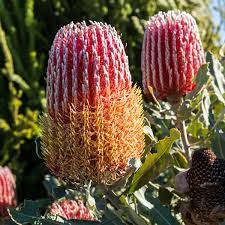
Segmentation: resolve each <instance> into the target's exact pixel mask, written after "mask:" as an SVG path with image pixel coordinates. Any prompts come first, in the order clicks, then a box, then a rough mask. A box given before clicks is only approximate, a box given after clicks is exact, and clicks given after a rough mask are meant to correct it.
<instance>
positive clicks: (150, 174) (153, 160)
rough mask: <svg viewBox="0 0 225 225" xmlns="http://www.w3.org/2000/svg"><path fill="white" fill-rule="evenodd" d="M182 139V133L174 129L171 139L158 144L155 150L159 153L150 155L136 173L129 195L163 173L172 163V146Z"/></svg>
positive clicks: (167, 138)
mask: <svg viewBox="0 0 225 225" xmlns="http://www.w3.org/2000/svg"><path fill="white" fill-rule="evenodd" d="M179 138H180V132H179V131H178V130H177V129H175V128H173V129H171V130H170V137H166V138H164V139H163V140H160V141H159V142H157V143H156V145H155V149H156V150H157V153H153V154H151V153H149V155H148V156H147V158H146V160H145V162H144V163H143V165H142V166H141V167H140V168H139V170H138V171H137V172H136V173H135V175H134V178H133V181H132V183H131V186H130V189H129V194H132V193H133V192H134V191H136V190H138V189H139V188H141V187H142V186H144V185H145V184H147V183H148V182H149V181H150V180H154V179H155V178H156V177H157V176H158V175H159V174H160V173H161V172H163V171H164V170H165V169H166V168H168V166H169V165H171V163H172V158H171V155H170V153H169V152H170V149H171V146H172V144H173V143H174V142H175V141H176V140H178V139H179Z"/></svg>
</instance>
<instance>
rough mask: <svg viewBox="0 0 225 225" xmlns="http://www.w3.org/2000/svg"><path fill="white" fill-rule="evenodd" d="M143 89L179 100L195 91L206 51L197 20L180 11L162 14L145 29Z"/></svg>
mask: <svg viewBox="0 0 225 225" xmlns="http://www.w3.org/2000/svg"><path fill="white" fill-rule="evenodd" d="M141 60H142V74H143V88H144V93H145V94H146V96H149V95H150V93H149V86H151V87H152V88H153V90H154V94H155V96H156V98H158V99H162V100H166V98H170V97H171V98H173V99H175V100H176V99H179V97H180V96H182V95H185V94H187V93H188V92H190V91H192V90H193V89H194V87H195V83H194V81H193V79H194V77H195V76H196V75H197V72H198V69H199V68H200V67H201V65H203V64H204V63H205V57H204V50H203V47H202V43H201V40H200V35H199V31H198V27H197V25H196V22H195V20H194V18H193V17H192V16H191V15H190V14H188V13H186V12H180V11H176V12H174V11H168V12H167V13H165V12H159V13H158V14H156V15H155V16H153V17H151V18H150V20H149V21H148V23H147V25H146V28H145V35H144V41H143V46H142V58H141Z"/></svg>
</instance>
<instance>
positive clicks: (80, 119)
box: [41, 22, 144, 183]
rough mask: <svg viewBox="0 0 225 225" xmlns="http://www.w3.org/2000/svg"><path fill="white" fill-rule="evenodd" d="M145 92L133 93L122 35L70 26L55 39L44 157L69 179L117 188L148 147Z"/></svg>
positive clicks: (100, 26)
mask: <svg viewBox="0 0 225 225" xmlns="http://www.w3.org/2000/svg"><path fill="white" fill-rule="evenodd" d="M141 101H142V100H141V93H140V90H139V89H138V88H136V87H133V88H132V82H131V75H130V72H129V66H128V58H127V56H126V54H125V49H124V46H123V44H122V42H121V39H120V36H119V35H118V34H117V32H116V30H115V29H114V28H112V27H111V26H110V25H107V24H103V23H97V22H91V24H90V25H88V26H87V25H86V24H85V22H83V23H76V24H74V23H70V24H68V25H66V26H64V27H62V28H61V29H60V30H59V31H58V33H57V34H56V37H55V39H54V42H53V45H52V47H51V50H50V54H49V61H48V69H47V108H48V113H47V116H45V117H43V118H42V121H41V127H42V139H41V143H42V150H43V151H42V152H43V155H44V159H45V162H46V165H47V167H48V168H49V169H50V170H51V172H52V173H53V174H54V175H55V176H57V177H59V178H62V179H63V180H66V181H69V182H78V183H83V182H85V181H86V180H92V181H93V182H94V183H111V182H113V181H115V180H116V179H118V178H119V177H121V176H122V175H123V173H124V172H125V171H126V169H127V167H128V160H129V159H130V158H134V157H135V158H139V157H140V155H141V152H142V149H143V147H144V137H143V132H142V130H143V109H142V104H141Z"/></svg>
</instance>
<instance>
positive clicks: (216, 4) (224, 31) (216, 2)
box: [211, 0, 225, 44]
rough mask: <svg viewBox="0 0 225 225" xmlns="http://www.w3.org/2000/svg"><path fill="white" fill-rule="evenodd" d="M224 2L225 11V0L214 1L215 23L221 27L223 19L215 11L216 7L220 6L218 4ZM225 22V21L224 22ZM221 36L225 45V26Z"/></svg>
mask: <svg viewBox="0 0 225 225" xmlns="http://www.w3.org/2000/svg"><path fill="white" fill-rule="evenodd" d="M219 1H220V2H222V3H223V5H224V9H225V1H224V0H222V1H221V0H212V5H211V7H212V12H213V19H214V21H215V23H217V24H218V25H220V23H221V18H220V15H219V13H218V12H217V11H216V10H213V7H214V6H218V2H219ZM224 22H225V21H224ZM220 36H221V43H222V44H224V43H225V26H223V27H222V29H221V31H220Z"/></svg>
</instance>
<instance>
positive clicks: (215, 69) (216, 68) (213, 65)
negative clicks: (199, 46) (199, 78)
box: [206, 52, 225, 95]
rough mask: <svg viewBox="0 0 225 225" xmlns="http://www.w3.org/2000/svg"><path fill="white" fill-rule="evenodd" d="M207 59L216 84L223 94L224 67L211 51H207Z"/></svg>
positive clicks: (224, 87)
mask: <svg viewBox="0 0 225 225" xmlns="http://www.w3.org/2000/svg"><path fill="white" fill-rule="evenodd" d="M206 61H207V62H209V71H210V74H211V75H212V76H213V78H214V81H215V84H216V86H217V87H218V89H219V91H220V93H221V94H222V95H223V94H224V92H225V77H224V74H223V73H222V70H223V67H222V66H221V64H220V62H219V61H218V60H217V59H216V58H215V57H214V56H213V55H212V54H211V53H209V52H207V55H206Z"/></svg>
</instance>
